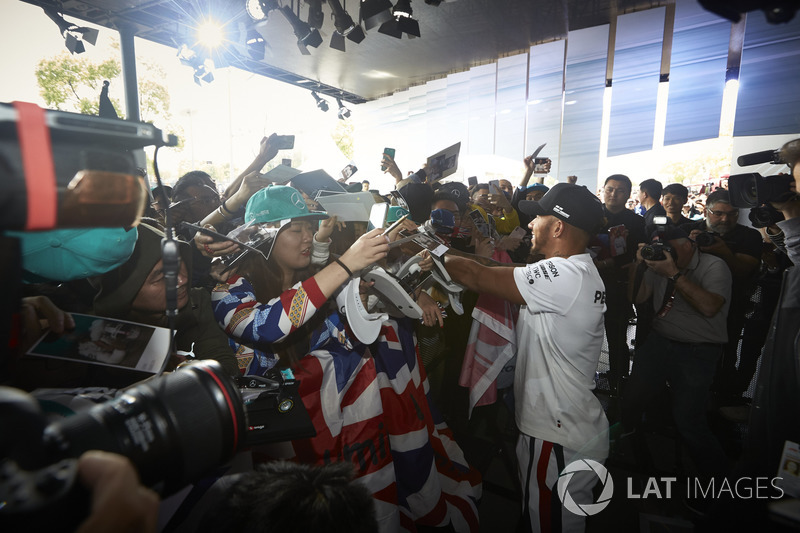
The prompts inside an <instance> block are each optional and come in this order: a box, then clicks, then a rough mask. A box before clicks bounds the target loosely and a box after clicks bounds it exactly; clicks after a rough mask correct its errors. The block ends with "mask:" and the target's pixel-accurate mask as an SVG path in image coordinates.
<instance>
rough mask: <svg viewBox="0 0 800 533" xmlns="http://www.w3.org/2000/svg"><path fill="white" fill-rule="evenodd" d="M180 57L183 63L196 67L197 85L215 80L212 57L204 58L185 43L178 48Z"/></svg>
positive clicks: (195, 80)
mask: <svg viewBox="0 0 800 533" xmlns="http://www.w3.org/2000/svg"><path fill="white" fill-rule="evenodd" d="M178 59H179V60H180V62H181V63H182V64H184V65H186V66H189V67H192V68H193V69H194V82H195V83H196V84H197V85H202V82H205V83H211V82H212V81H214V62H213V61H211V60H210V59H205V60H204V59H203V58H202V57H201V56H200V55H198V54H197V52H195V51H194V50H192V49H191V48H189V47H188V46H187V45H185V44H183V45H181V47H180V48H179V49H178Z"/></svg>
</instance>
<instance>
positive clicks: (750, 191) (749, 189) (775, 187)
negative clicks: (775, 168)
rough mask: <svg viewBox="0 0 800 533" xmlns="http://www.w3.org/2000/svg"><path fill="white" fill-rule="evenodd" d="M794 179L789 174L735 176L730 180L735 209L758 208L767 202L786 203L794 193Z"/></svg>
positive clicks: (732, 203)
mask: <svg viewBox="0 0 800 533" xmlns="http://www.w3.org/2000/svg"><path fill="white" fill-rule="evenodd" d="M793 182H794V178H793V177H792V176H790V175H789V174H777V175H775V176H762V175H761V174H759V173H758V172H749V173H747V174H735V175H733V176H731V177H729V178H728V189H729V190H730V193H731V205H732V206H733V207H750V208H753V207H758V206H761V205H764V204H766V203H767V202H785V201H787V200H788V199H789V198H790V197H791V196H793V195H794V193H793V192H792V191H791V189H790V186H791V184H792V183H793Z"/></svg>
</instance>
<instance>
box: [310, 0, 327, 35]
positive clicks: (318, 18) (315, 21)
mask: <svg viewBox="0 0 800 533" xmlns="http://www.w3.org/2000/svg"><path fill="white" fill-rule="evenodd" d="M306 4H307V5H308V24H309V26H311V27H312V28H317V29H318V30H319V29H322V23H323V22H324V21H325V15H324V14H323V13H322V0H306Z"/></svg>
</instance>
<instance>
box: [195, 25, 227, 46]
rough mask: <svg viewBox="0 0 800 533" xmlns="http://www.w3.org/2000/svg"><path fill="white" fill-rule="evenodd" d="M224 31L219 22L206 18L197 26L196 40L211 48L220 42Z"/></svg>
mask: <svg viewBox="0 0 800 533" xmlns="http://www.w3.org/2000/svg"><path fill="white" fill-rule="evenodd" d="M223 39H224V33H223V30H222V26H221V25H220V24H219V22H217V21H215V20H213V19H208V20H206V21H203V22H202V23H201V24H200V25H199V26H198V27H197V42H199V43H200V44H202V45H203V46H205V47H206V48H208V49H209V50H213V49H214V48H217V47H218V46H219V45H221V44H222V41H223Z"/></svg>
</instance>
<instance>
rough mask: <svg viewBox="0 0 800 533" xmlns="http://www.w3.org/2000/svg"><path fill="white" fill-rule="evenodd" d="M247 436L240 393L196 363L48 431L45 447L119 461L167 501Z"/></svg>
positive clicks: (213, 366) (215, 367)
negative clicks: (130, 466) (106, 454)
mask: <svg viewBox="0 0 800 533" xmlns="http://www.w3.org/2000/svg"><path fill="white" fill-rule="evenodd" d="M246 431H247V421H246V417H245V411H244V406H243V402H242V399H241V396H240V394H239V389H238V388H237V387H236V386H235V384H234V383H233V380H231V378H230V377H228V376H227V375H225V374H224V373H223V372H222V367H221V366H220V365H219V363H217V362H216V361H200V362H197V363H193V364H191V365H187V366H185V367H183V368H181V369H180V370H178V371H176V372H173V373H172V374H167V375H164V376H162V377H161V378H158V379H153V380H152V381H148V382H145V383H142V384H140V385H137V386H135V387H133V388H131V389H129V390H127V391H125V393H124V394H123V395H121V396H120V397H119V398H116V399H114V400H112V401H110V402H107V403H104V404H102V405H98V406H96V407H93V408H92V409H90V410H89V411H86V412H82V413H78V414H76V415H75V416H72V417H69V418H67V419H65V420H63V421H59V422H57V423H54V424H52V425H51V426H49V427H48V428H47V429H46V430H45V443H46V447H47V448H48V450H50V452H51V453H54V454H57V455H59V456H61V457H78V456H79V455H80V454H81V453H83V452H84V451H87V450H106V451H110V452H115V453H119V454H121V455H124V456H126V457H128V458H129V459H130V460H131V462H132V463H133V464H134V466H135V467H136V469H137V471H138V472H139V477H140V478H141V480H142V482H143V483H144V484H146V485H148V486H151V487H153V488H154V489H156V490H157V491H159V492H161V494H162V495H164V496H166V495H169V494H173V493H174V492H177V491H178V490H180V489H181V488H183V487H185V486H186V485H187V484H189V483H191V482H193V481H196V480H198V479H200V478H201V477H202V476H203V475H204V474H207V473H209V472H210V471H212V470H213V469H215V468H217V467H218V466H219V465H221V464H223V463H224V462H225V461H227V460H228V459H230V457H232V456H233V454H234V453H235V452H236V451H237V450H238V448H239V447H240V446H241V445H242V444H243V443H244V439H245V434H246Z"/></svg>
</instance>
